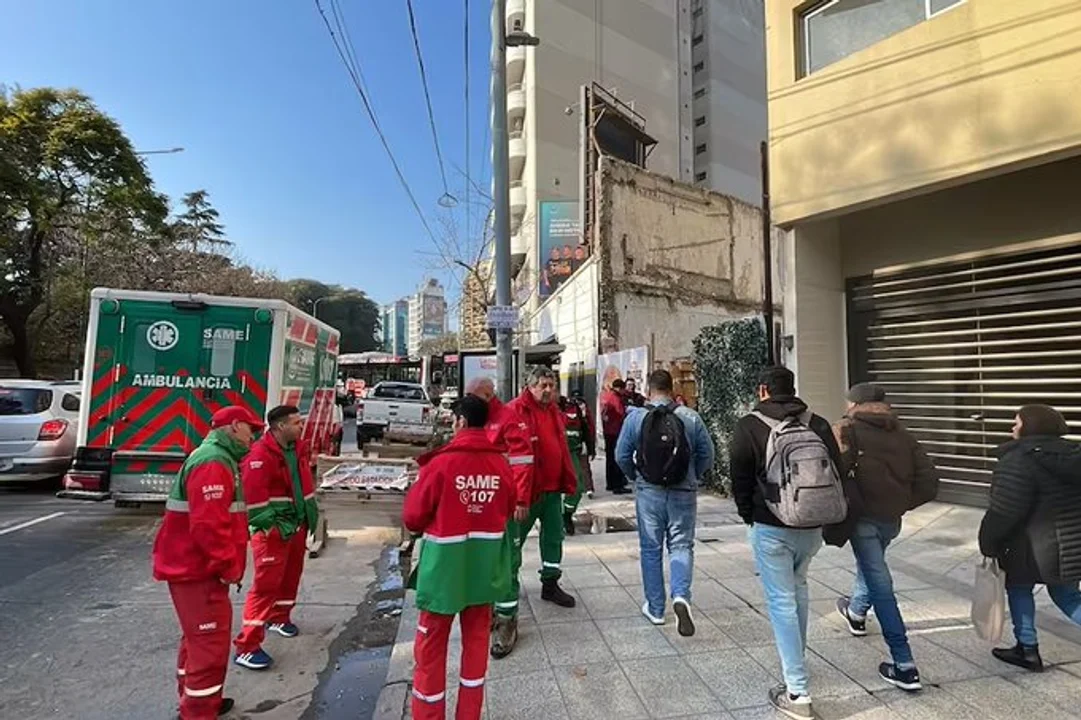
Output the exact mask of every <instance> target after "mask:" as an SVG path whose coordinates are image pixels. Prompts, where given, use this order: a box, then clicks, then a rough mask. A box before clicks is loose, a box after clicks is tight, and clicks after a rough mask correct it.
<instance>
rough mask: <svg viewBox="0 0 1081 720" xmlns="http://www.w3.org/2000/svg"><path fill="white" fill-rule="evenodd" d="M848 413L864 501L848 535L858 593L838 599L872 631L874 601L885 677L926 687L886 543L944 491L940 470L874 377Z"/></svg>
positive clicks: (844, 438)
mask: <svg viewBox="0 0 1081 720" xmlns="http://www.w3.org/2000/svg"><path fill="white" fill-rule="evenodd" d="M847 399H848V412H847V413H846V414H845V417H844V418H842V419H841V421H840V422H838V423H836V424H835V425H834V426H833V432H834V435H835V436H836V437H837V444H838V445H839V446H840V449H841V455H842V458H843V462H844V468H843V471H844V472H845V473H846V474H847V475H848V476H849V478H851V479H853V480H854V481H855V483H856V485H857V486H858V487H859V494H860V500H861V508H860V510H859V512H858V513H853V512H850V518H849V519H850V521H852V523H851V524H852V527H851V531H850V534H849V539H850V540H851V542H852V552H853V554H854V555H855V556H856V582H855V584H854V585H853V588H852V597H851V598H848V597H841V598H839V599H838V600H837V611H838V612H839V613H840V614H841V617H842V618H844V620H845V623H846V625H847V626H848V631H849V632H850V633H852V634H853V635H855V636H856V637H863V636H865V635H866V634H867V612H868V611H869V610H870V609H871V608H872V607H873V608H874V609H875V616H876V617H877V618H878V622H879V624H880V625H881V626H882V635H883V637H885V639H886V644H887V645H889V648H890V655H891V656H892V658H893V663H892V664H891V663H883V664H882V665H881V666H879V674H880V675H881V676H882V678H883V679H884V680H886V681H887V682H889V683H892V684H893V685H896V686H897V687H899V688H901V689H902V690H908V691H910V692H911V691H915V690H919V689H920V688H921V685H920V674H919V671H918V670H917V669H916V662H915V660H914V659H913V657H912V648H911V647H910V645H909V643H908V635H907V631H906V629H905V621H904V618H902V617H901V611H900V609H899V608H898V607H897V596H896V595H895V594H894V592H893V577H892V576H891V575H890V568H889V566H888V565H887V564H886V548H888V547H889V545H890V543H891V542H893V541H894V540H895V539H896V538H897V536H898V535H899V534H900V533H901V517H902V516H903V515H904V514H905V513H906V512H908V511H909V510H912V509H914V508H917V507H919V506H920V505H923V504H924V503H926V502H930V501H931V500H934V499H935V496H936V495H937V494H938V473H937V471H936V470H935V466H934V464H933V463H932V462H931V460H930V458H928V457H927V453H926V452H924V450H923V448H922V447H921V446H920V444H919V442H918V441H917V440H916V438H915V437H913V436H912V435H911V434H910V433H909V432H908V430H906V429H905V427H904V426H903V425H902V424H901V423H900V421H899V420H898V419H897V417H896V416H895V415H894V414H893V411H892V410H891V409H890V406H889V405H888V404H887V403H886V393H885V391H884V390H883V389H882V388H881V387H879V386H877V385H872V384H871V383H861V384H859V385H855V386H854V387H852V389H851V390H849V391H848V396H847Z"/></svg>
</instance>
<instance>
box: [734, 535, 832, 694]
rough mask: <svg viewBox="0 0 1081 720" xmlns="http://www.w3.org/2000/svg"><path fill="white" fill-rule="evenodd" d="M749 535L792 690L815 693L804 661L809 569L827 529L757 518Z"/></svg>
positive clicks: (783, 667)
mask: <svg viewBox="0 0 1081 720" xmlns="http://www.w3.org/2000/svg"><path fill="white" fill-rule="evenodd" d="M747 538H748V540H749V541H750V543H751V550H752V551H753V552H754V560H755V563H756V564H757V566H758V575H759V577H760V578H761V579H762V589H763V591H764V593H765V596H766V609H767V611H768V612H769V622H770V624H771V625H773V636H774V638H775V639H776V641H777V654H778V655H780V656H781V669H782V671H783V673H784V682H785V685H787V686H788V692H790V693H792V694H793V695H810V691H809V689H808V686H807V665H806V663H805V661H804V656H805V655H806V653H807V621H808V615H809V612H810V604H811V601H810V596H809V593H808V591H807V571H808V570H809V569H810V567H811V560H812V558H814V556H815V555H817V554H818V551H819V550H820V549H821V548H822V530H821V529H818V528H814V529H810V530H801V529H798V528H784V527H773V526H772V525H763V524H761V523H755V524H754V525H752V526H751V527H750V529H749V530H748V531H747Z"/></svg>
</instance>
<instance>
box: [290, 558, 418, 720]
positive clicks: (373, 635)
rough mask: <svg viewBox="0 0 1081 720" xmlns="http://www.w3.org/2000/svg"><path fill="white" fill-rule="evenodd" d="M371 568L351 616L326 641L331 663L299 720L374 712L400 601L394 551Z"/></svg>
mask: <svg viewBox="0 0 1081 720" xmlns="http://www.w3.org/2000/svg"><path fill="white" fill-rule="evenodd" d="M375 569H376V578H375V581H374V582H372V584H371V585H369V586H368V592H367V594H366V595H365V597H364V600H363V601H362V602H361V603H360V605H359V606H358V607H357V614H356V616H355V617H354V618H353V619H352V620H351V621H350V622H349V624H348V625H347V626H346V628H345V630H344V631H343V632H342V634H341V635H339V636H338V637H337V638H336V639H335V640H334V642H333V643H331V646H330V658H331V661H330V664H329V665H328V666H327V667H326V668H325V669H324V670H323V671H322V672H320V673H319V685H318V686H317V687H316V688H315V692H314V694H313V697H312V703H311V705H309V706H308V708H307V710H305V712H304V714H303V715H302V716H301V717H302V720H346V718H348V719H349V720H356V718H369V717H371V716H372V715H373V714H374V713H375V706H376V703H377V702H378V700H379V693H380V692H381V691H382V689H383V683H384V682H385V681H386V677H387V666H388V665H389V664H390V653H391V650H392V649H393V647H394V639H395V637H396V636H397V634H398V616H399V615H401V612H402V606H403V604H404V602H405V590H404V587H403V584H404V583H403V581H402V573H401V567H400V565H399V557H398V548H396V547H388V548H386V549H385V550H384V551H383V554H382V555H381V556H380V558H379V560H377V561H376V563H375Z"/></svg>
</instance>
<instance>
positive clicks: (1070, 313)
mask: <svg viewBox="0 0 1081 720" xmlns="http://www.w3.org/2000/svg"><path fill="white" fill-rule="evenodd" d="M847 305H848V308H847V311H848V354H849V372H850V376H851V377H850V379H851V381H852V382H853V383H856V382H864V381H872V382H875V383H879V384H881V385H883V386H884V387H885V389H886V391H887V392H888V393H889V399H890V402H891V403H892V404H893V406H894V408H895V410H896V411H897V414H898V415H899V416H900V417H901V419H902V420H903V421H904V422H905V424H906V425H907V426H908V428H909V429H910V430H912V431H913V432H914V433H915V434H916V436H917V437H918V438H919V439H920V441H921V442H922V443H923V444H924V447H925V448H926V449H927V451H928V452H929V453H930V455H931V457H932V458H933V459H934V461H935V464H936V465H937V466H938V468H939V471H940V472H941V475H942V478H943V486H942V493H941V495H940V499H943V500H947V501H955V502H965V503H973V504H983V503H985V502H986V495H987V487H988V484H989V483H990V480H991V472H992V469H993V467H994V464H995V462H996V460H995V452H994V451H995V448H996V447H997V446H998V445H1000V444H1002V443H1003V442H1006V441H1007V440H1009V439H1010V429H1011V426H1012V425H1013V418H1014V415H1015V412H1016V410H1017V408H1018V407H1020V406H1021V405H1024V404H1028V403H1045V404H1047V405H1052V406H1054V407H1056V408H1058V409H1059V410H1061V411H1062V412H1063V413H1064V414H1065V416H1066V419H1067V421H1068V423H1069V426H1070V432H1071V434H1072V435H1074V436H1078V438H1081V242H1077V243H1073V244H1069V245H1065V246H1061V245H1060V246H1057V247H1054V248H1046V247H1045V248H1042V249H1039V250H1033V251H1030V252H1025V253H1022V254H1010V255H1001V254H1000V255H991V254H988V255H983V256H980V257H978V258H975V259H973V258H966V259H965V260H964V261H944V262H942V263H938V264H924V265H921V266H919V267H912V268H908V269H903V270H898V271H895V272H889V273H877V274H875V275H873V276H866V277H861V278H852V279H850V280H849V281H848V284H847Z"/></svg>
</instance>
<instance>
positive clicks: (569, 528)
mask: <svg viewBox="0 0 1081 720" xmlns="http://www.w3.org/2000/svg"><path fill="white" fill-rule="evenodd" d="M563 534H564V535H573V534H574V513H572V512H565V513H563Z"/></svg>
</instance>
